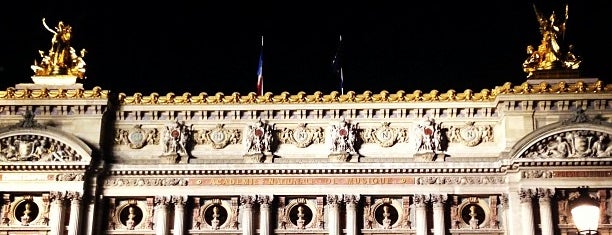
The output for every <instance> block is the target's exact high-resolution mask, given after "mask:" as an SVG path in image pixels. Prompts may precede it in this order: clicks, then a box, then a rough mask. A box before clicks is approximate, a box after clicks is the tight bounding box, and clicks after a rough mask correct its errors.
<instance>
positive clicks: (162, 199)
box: [155, 196, 171, 206]
mask: <svg viewBox="0 0 612 235" xmlns="http://www.w3.org/2000/svg"><path fill="white" fill-rule="evenodd" d="M170 199H171V197H170V196H155V205H156V206H167V205H168V204H169V203H170Z"/></svg>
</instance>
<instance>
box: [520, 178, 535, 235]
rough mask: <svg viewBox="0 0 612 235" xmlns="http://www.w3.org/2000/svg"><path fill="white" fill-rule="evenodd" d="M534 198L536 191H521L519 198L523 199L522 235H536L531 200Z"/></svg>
mask: <svg viewBox="0 0 612 235" xmlns="http://www.w3.org/2000/svg"><path fill="white" fill-rule="evenodd" d="M533 196H534V191H533V190H531V189H521V191H520V192H519V197H520V199H521V217H520V218H521V225H522V232H521V234H522V235H534V229H533V206H532V205H531V203H532V202H531V198H532V197H533Z"/></svg>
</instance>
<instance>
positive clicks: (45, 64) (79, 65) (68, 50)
mask: <svg viewBox="0 0 612 235" xmlns="http://www.w3.org/2000/svg"><path fill="white" fill-rule="evenodd" d="M42 23H43V26H44V27H45V29H47V31H49V32H51V33H52V34H53V37H52V38H51V48H50V49H49V51H48V53H47V54H45V52H44V51H41V50H39V51H38V53H39V54H40V57H41V59H40V61H36V60H34V65H32V66H30V67H31V68H32V70H34V76H32V80H33V81H34V83H35V84H43V85H74V84H75V83H76V80H77V78H79V79H84V78H85V65H86V64H85V61H84V60H83V57H84V56H85V53H86V50H85V49H82V50H81V52H80V56H79V55H77V53H76V51H75V49H74V48H72V47H71V46H70V40H71V37H72V27H71V26H70V25H67V24H64V22H62V21H60V22H59V23H58V24H57V26H56V27H55V29H51V28H50V27H49V26H47V23H46V22H45V18H43V19H42Z"/></svg>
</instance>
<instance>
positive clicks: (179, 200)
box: [172, 196, 187, 235]
mask: <svg viewBox="0 0 612 235" xmlns="http://www.w3.org/2000/svg"><path fill="white" fill-rule="evenodd" d="M186 201H187V196H172V203H173V204H174V226H173V227H172V229H173V230H174V233H173V234H174V235H183V234H184V228H185V202H186Z"/></svg>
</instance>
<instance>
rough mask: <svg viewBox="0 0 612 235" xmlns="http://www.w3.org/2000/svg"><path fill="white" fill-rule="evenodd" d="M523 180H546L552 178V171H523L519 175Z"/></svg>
mask: <svg viewBox="0 0 612 235" xmlns="http://www.w3.org/2000/svg"><path fill="white" fill-rule="evenodd" d="M521 176H522V178H524V179H536V178H543V179H548V178H552V177H553V171H551V170H525V171H523V172H522V174H521Z"/></svg>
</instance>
